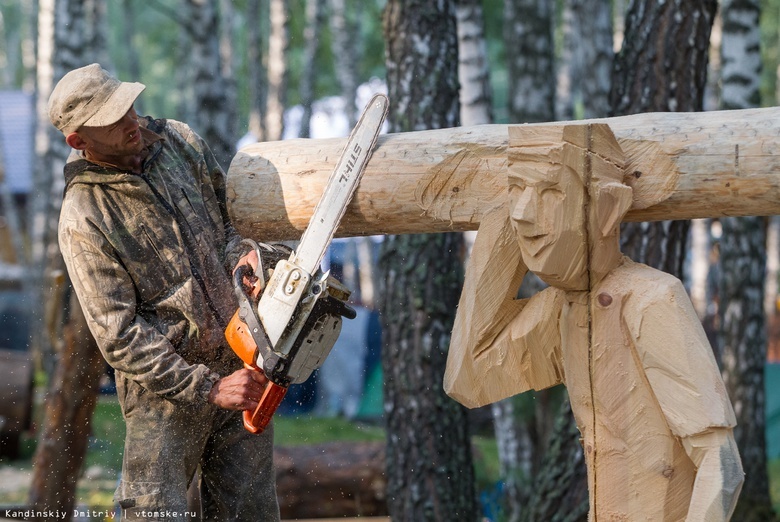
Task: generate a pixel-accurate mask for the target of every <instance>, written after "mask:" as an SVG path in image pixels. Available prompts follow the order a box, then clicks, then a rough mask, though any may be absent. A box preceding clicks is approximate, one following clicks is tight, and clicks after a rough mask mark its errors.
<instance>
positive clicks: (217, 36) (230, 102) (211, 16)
mask: <svg viewBox="0 0 780 522" xmlns="http://www.w3.org/2000/svg"><path fill="white" fill-rule="evenodd" d="M227 5H229V3H226V4H225V6H227ZM225 6H223V8H222V10H220V0H186V1H185V3H184V7H185V11H184V16H183V20H185V22H184V27H185V28H186V30H187V31H188V32H189V35H188V36H189V38H188V39H189V40H190V41H191V42H192V43H191V44H190V49H191V55H190V61H189V63H190V65H191V75H192V76H191V80H190V82H191V83H192V85H193V87H194V98H195V107H196V110H195V118H194V120H193V121H191V122H189V123H190V125H192V127H193V128H194V129H195V131H196V132H197V133H198V134H200V135H201V136H202V137H203V139H204V140H205V141H206V143H208V144H209V147H210V148H211V151H212V152H213V153H214V156H215V157H216V158H217V161H218V162H219V164H220V165H221V166H222V168H223V169H225V170H227V168H228V167H229V166H230V160H231V159H233V155H234V154H235V147H236V145H235V144H236V142H237V141H238V138H237V128H236V120H237V117H236V90H235V80H234V78H233V70H232V64H231V62H230V56H231V55H232V53H231V52H230V51H229V49H227V50H226V52H225V56H223V55H222V54H221V52H220V48H221V47H224V42H223V40H222V34H223V33H224V31H225V30H229V26H230V25H231V24H230V16H229V14H230V11H227V10H226V9H225Z"/></svg>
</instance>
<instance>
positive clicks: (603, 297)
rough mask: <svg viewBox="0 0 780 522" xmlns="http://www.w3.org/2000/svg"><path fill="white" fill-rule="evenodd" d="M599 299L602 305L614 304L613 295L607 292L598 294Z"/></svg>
mask: <svg viewBox="0 0 780 522" xmlns="http://www.w3.org/2000/svg"><path fill="white" fill-rule="evenodd" d="M598 301H599V304H600V305H601V306H609V305H611V304H612V296H611V295H609V294H607V293H601V294H599V296H598Z"/></svg>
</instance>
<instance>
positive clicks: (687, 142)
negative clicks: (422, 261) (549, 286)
mask: <svg viewBox="0 0 780 522" xmlns="http://www.w3.org/2000/svg"><path fill="white" fill-rule="evenodd" d="M588 122H591V123H593V122H600V123H607V124H608V125H609V126H610V128H611V129H612V131H613V132H614V134H615V136H616V138H617V140H618V143H619V144H620V147H621V148H622V150H623V152H624V154H625V157H626V162H627V169H626V176H627V178H628V179H627V180H626V182H627V183H628V184H629V185H631V186H632V188H633V189H634V202H633V206H632V207H631V210H630V211H629V213H628V214H627V216H626V218H625V221H655V220H663V219H692V218H702V217H719V216H745V215H773V214H780V175H779V174H780V108H768V109H748V110H734V111H713V112H702V113H647V114H637V115H631V116H622V117H617V118H603V119H599V120H588ZM571 123H572V122H554V123H541V124H533V125H536V126H562V125H565V124H571ZM575 123H586V121H580V122H575ZM513 127H517V126H513V125H498V124H494V125H480V126H472V127H455V128H449V129H438V130H430V131H417V132H406V133H397V134H388V135H383V136H380V138H379V141H378V144H377V148H376V150H375V152H374V155H373V156H372V159H371V161H370V162H369V164H368V167H367V169H366V173H365V175H364V177H363V180H362V182H361V184H360V187H359V188H358V191H357V193H356V195H355V197H354V199H353V201H352V203H351V204H350V206H349V208H348V209H347V213H346V214H345V216H344V219H343V221H342V225H341V228H340V229H339V231H338V232H337V235H338V236H342V237H343V236H361V235H372V234H404V233H422V232H444V231H451V230H475V229H476V228H478V226H479V223H480V221H481V220H482V217H483V216H484V215H485V214H486V213H488V212H489V211H490V210H492V209H495V208H496V207H498V206H501V205H503V204H504V203H505V201H506V192H507V190H506V187H507V183H506V173H507V167H508V163H509V158H508V156H507V150H508V142H509V139H510V134H511V133H512V132H513V131H512V128H513ZM524 127H527V125H524ZM345 141H346V138H343V139H342V138H336V139H319V140H301V139H298V140H287V141H277V142H265V143H257V144H253V145H249V146H247V147H245V148H243V149H242V150H241V151H239V152H238V153H237V154H236V157H235V158H234V159H233V162H232V164H231V166H230V169H229V171H228V179H227V194H228V207H229V210H230V213H231V216H232V218H233V221H234V224H235V226H236V228H237V229H238V231H239V232H240V233H241V234H242V235H245V236H249V237H254V238H257V239H261V240H284V239H298V238H299V237H300V235H301V232H302V231H303V230H304V229H305V228H306V226H307V225H308V222H309V219H310V217H311V214H312V212H313V210H314V207H315V205H316V203H317V201H318V200H319V197H320V195H321V194H322V191H323V188H324V185H325V183H326V181H327V179H328V176H329V175H330V172H331V171H332V170H333V167H334V166H335V164H336V161H337V159H338V156H339V154H340V152H341V149H342V148H343V146H344V143H345Z"/></svg>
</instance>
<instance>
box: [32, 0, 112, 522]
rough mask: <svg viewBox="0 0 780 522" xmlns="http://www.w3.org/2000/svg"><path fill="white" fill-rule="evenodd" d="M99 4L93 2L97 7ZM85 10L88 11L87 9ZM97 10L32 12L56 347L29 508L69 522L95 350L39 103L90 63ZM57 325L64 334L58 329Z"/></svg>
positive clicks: (96, 366)
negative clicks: (73, 284) (72, 282)
mask: <svg viewBox="0 0 780 522" xmlns="http://www.w3.org/2000/svg"><path fill="white" fill-rule="evenodd" d="M99 1H102V0H94V2H99ZM87 7H90V9H87ZM104 7H105V6H103V7H102V8H101V7H96V6H95V4H94V3H84V2H79V1H74V0H71V1H59V2H54V1H53V0H43V1H42V2H41V3H40V5H39V9H40V13H39V18H38V19H39V24H40V26H39V43H38V59H39V65H38V70H39V82H38V96H39V99H38V104H39V110H38V125H40V128H39V129H40V130H39V133H38V137H39V138H40V139H41V141H40V142H39V143H38V145H39V146H42V145H45V146H46V149H45V150H43V151H41V152H42V156H41V158H42V159H43V160H45V162H44V161H41V162H40V163H39V164H38V165H37V170H36V177H37V180H36V186H38V187H45V189H44V190H43V191H42V194H44V195H45V196H46V197H45V198H43V201H41V202H40V203H39V205H38V206H37V207H36V209H37V210H38V211H39V212H40V214H39V218H43V217H45V219H41V221H42V222H43V229H42V230H41V234H42V239H41V245H42V246H43V247H44V249H43V252H40V254H41V258H40V260H39V263H38V266H39V267H41V268H40V270H41V273H42V274H43V275H42V276H40V277H42V278H43V280H47V281H51V282H52V284H53V286H54V288H53V289H52V290H51V291H50V292H49V295H48V298H47V300H41V301H40V302H47V303H50V304H51V306H50V307H48V315H49V317H48V318H47V319H48V320H49V328H48V334H49V339H50V340H51V343H52V344H53V345H54V346H55V347H56V350H57V358H56V365H55V366H54V368H53V372H52V374H51V376H50V381H49V388H48V390H47V392H46V400H45V402H44V412H43V417H44V422H43V425H42V429H41V433H40V435H39V440H38V445H37V447H36V453H35V455H34V457H33V461H34V463H33V470H34V473H33V477H32V483H31V486H30V492H29V503H30V505H31V506H32V507H34V508H38V509H39V510H41V511H47V510H60V511H63V512H65V513H66V514H67V517H72V515H73V507H74V504H75V491H76V482H77V479H78V477H79V473H80V470H81V464H82V462H83V460H84V456H85V454H86V451H87V436H88V435H89V432H90V423H91V419H92V412H93V411H94V408H95V403H96V400H97V387H98V380H99V377H100V374H101V373H102V369H103V363H102V358H101V356H100V352H99V351H98V349H97V345H96V344H95V342H94V340H93V339H92V337H91V335H90V333H89V329H88V328H87V327H86V322H85V320H84V317H83V314H82V312H81V308H80V306H79V304H78V300H77V299H75V296H73V295H71V293H70V292H69V291H68V287H69V284H68V283H67V281H66V277H65V275H64V263H63V261H62V257H61V255H60V253H59V248H58V245H57V235H56V230H57V216H59V208H60V203H61V193H62V188H63V186H64V177H63V174H62V168H63V166H64V164H65V159H66V158H67V155H68V153H69V147H67V145H65V142H64V140H63V137H62V134H61V133H60V132H59V131H57V130H56V129H54V128H53V127H52V126H51V124H50V123H49V121H48V120H49V118H48V112H47V111H46V110H45V101H46V100H48V97H49V93H50V92H51V89H52V87H53V85H54V83H55V82H56V80H58V79H59V78H60V77H62V75H63V74H64V73H65V72H67V71H69V70H71V69H74V68H77V67H81V66H82V65H86V64H88V63H90V61H93V60H94V58H95V52H94V48H93V47H91V46H90V44H92V45H94V44H95V43H96V42H98V43H101V44H102V42H104V41H105V37H104V35H103V36H100V35H96V34H95V33H94V32H92V31H95V32H97V31H100V28H103V27H105V20H103V19H102V18H101V17H102V16H103V14H104V13H105V9H104ZM63 324H64V327H63V326H61V325H63Z"/></svg>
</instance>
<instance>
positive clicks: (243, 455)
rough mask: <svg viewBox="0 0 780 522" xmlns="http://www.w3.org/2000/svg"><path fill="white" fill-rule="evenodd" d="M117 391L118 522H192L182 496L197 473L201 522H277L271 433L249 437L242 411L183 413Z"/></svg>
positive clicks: (133, 389) (133, 392) (124, 383)
mask: <svg viewBox="0 0 780 522" xmlns="http://www.w3.org/2000/svg"><path fill="white" fill-rule="evenodd" d="M117 384H118V386H117V392H118V394H119V396H120V402H122V407H123V411H124V415H125V422H126V425H127V436H126V438H125V452H124V462H123V466H122V479H121V481H120V483H119V487H118V488H117V490H116V493H115V495H114V499H115V501H116V502H118V503H119V505H120V507H122V520H154V521H186V520H189V521H192V520H193V519H194V518H195V516H196V515H197V513H196V512H194V511H193V508H192V507H188V505H187V489H188V487H189V485H190V482H191V481H192V480H193V478H194V476H195V473H196V471H197V469H198V466H200V469H201V502H202V513H203V520H215V521H220V522H221V521H258V522H261V521H277V520H279V506H278V503H277V499H276V485H275V480H276V477H275V473H274V467H273V430H272V429H268V430H266V431H265V432H264V433H263V434H261V435H252V434H251V433H249V432H247V431H246V430H245V429H244V427H243V424H242V419H241V412H234V411H228V410H223V409H220V408H217V407H215V406H212V405H208V406H203V407H201V408H197V409H196V408H191V407H182V406H181V405H177V404H175V403H173V402H171V401H168V400H165V399H162V398H160V397H158V396H157V395H155V394H153V393H149V392H146V391H145V390H144V389H143V388H141V387H140V386H138V385H137V384H135V383H133V382H132V381H128V380H126V379H120V378H118V379H117ZM269 428H270V426H269Z"/></svg>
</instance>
